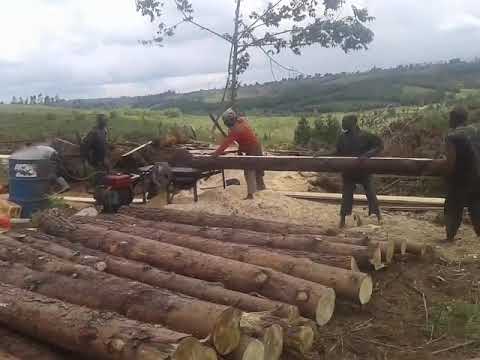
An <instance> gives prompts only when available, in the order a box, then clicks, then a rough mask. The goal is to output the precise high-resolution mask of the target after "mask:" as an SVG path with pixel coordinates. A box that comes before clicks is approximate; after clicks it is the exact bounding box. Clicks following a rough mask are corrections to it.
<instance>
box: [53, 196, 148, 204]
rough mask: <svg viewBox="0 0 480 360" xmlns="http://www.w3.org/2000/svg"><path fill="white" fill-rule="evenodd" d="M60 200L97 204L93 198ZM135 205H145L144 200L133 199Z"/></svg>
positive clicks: (64, 198)
mask: <svg viewBox="0 0 480 360" xmlns="http://www.w3.org/2000/svg"><path fill="white" fill-rule="evenodd" d="M58 199H60V200H63V201H68V202H78V203H84V204H95V203H96V201H95V199H94V198H93V197H77V196H63V197H59V198H58ZM133 203H134V204H143V199H133Z"/></svg>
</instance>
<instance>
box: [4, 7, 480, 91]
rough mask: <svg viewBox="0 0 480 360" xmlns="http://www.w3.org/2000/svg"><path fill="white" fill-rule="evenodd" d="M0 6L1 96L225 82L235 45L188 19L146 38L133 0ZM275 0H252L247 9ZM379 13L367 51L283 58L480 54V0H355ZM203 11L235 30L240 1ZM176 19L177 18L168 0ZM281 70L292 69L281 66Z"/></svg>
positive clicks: (311, 67) (375, 60)
mask: <svg viewBox="0 0 480 360" xmlns="http://www.w3.org/2000/svg"><path fill="white" fill-rule="evenodd" d="M4 2H5V4H2V11H1V12H0V32H1V33H2V34H3V36H2V41H1V42H0V84H1V87H0V99H1V100H8V99H10V98H11V96H12V95H16V96H22V95H23V96H25V95H28V94H31V93H38V92H43V93H47V92H48V93H52V94H53V93H59V94H60V95H62V96H66V97H96V96H119V95H141V94H145V93H155V92H161V91H164V90H167V89H174V90H177V91H189V90H194V89H197V88H208V87H213V86H221V84H222V82H223V81H224V75H223V74H224V72H225V69H226V59H225V58H226V56H227V54H228V46H227V44H226V43H224V42H222V40H219V39H214V38H212V37H210V36H209V34H208V33H206V32H204V31H201V30H198V29H196V28H194V27H191V26H187V25H182V26H181V27H180V28H179V30H178V33H177V36H176V37H174V38H172V39H169V41H168V43H167V44H166V45H165V47H163V48H158V47H143V46H141V45H139V43H138V40H141V39H148V38H150V37H151V36H152V34H153V32H154V30H155V28H154V26H153V25H152V24H150V22H149V21H148V19H147V18H142V17H141V16H140V14H138V13H137V12H136V11H135V2H134V0H81V1H79V0H23V1H8V2H7V1H4ZM267 2H268V1H267V0H245V6H246V7H247V8H248V9H247V10H248V11H250V10H253V9H256V8H258V7H259V6H260V7H261V6H262V5H264V4H266V3H267ZM349 2H353V3H355V4H358V5H361V6H367V7H368V8H369V9H370V11H371V13H372V14H373V15H374V16H375V17H376V21H375V23H374V24H373V25H372V26H373V29H374V31H375V33H376V38H375V42H374V43H373V44H372V45H371V47H370V50H369V51H368V52H360V53H353V54H348V55H345V54H344V53H342V52H341V51H339V50H326V49H320V48H318V47H313V48H311V49H308V50H306V51H305V53H304V56H302V57H297V56H294V55H292V54H290V53H288V52H286V53H284V54H283V55H282V56H281V57H280V60H281V61H282V62H283V63H285V64H286V65H289V66H293V67H296V68H299V69H300V70H302V71H303V72H307V73H317V72H320V73H325V72H337V71H352V70H357V69H367V68H370V67H372V66H374V65H377V66H393V65H396V64H399V63H411V62H422V61H435V60H442V59H448V58H452V57H467V58H468V57H473V56H477V55H479V54H478V52H477V50H476V48H475V46H471V44H476V43H478V41H479V40H480V3H479V2H478V0H457V1H451V0H422V1H418V0H389V1H385V0H349ZM193 3H194V5H195V7H196V15H197V16H198V18H199V19H200V20H201V21H202V22H204V23H206V24H208V25H209V26H212V27H214V28H215V29H218V31H219V32H230V31H231V30H232V29H231V28H232V26H233V25H232V17H233V11H234V1H232V0H221V1H219V0H216V1H212V0H193ZM167 12H168V14H169V19H171V21H172V23H173V22H174V20H175V18H173V16H172V13H171V9H167ZM274 71H275V72H276V74H277V76H278V77H282V76H286V75H288V73H287V72H285V71H282V70H280V69H274ZM271 78H272V75H271V69H270V64H269V62H268V61H266V59H265V57H264V56H263V55H262V54H261V53H253V61H252V67H251V69H250V70H249V71H248V72H247V73H246V74H245V75H244V76H243V81H244V82H253V81H257V80H258V81H267V80H270V79H271Z"/></svg>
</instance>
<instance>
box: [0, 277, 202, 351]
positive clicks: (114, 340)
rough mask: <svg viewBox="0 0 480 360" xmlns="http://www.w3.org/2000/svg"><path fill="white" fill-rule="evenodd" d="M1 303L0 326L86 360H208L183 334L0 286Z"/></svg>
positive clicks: (196, 344)
mask: <svg viewBox="0 0 480 360" xmlns="http://www.w3.org/2000/svg"><path fill="white" fill-rule="evenodd" d="M0 304H1V306H0V323H2V324H4V325H7V324H8V326H9V327H10V328H12V329H15V330H16V331H18V332H20V333H22V334H27V335H29V336H32V337H34V338H37V339H40V340H42V341H45V342H49V343H51V344H54V345H57V346H59V347H62V348H63V349H66V350H69V351H73V352H78V353H80V354H82V355H84V356H87V357H89V358H100V359H107V360H137V359H138V360H147V359H160V360H161V359H165V360H167V359H178V360H180V359H188V360H197V359H205V360H207V357H206V356H204V353H205V350H204V347H203V346H202V345H201V344H200V342H199V341H198V340H195V339H194V338H191V337H189V336H188V335H186V334H181V333H177V332H174V331H171V330H168V329H166V328H162V327H160V326H158V325H156V326H153V325H147V324H142V323H139V322H137V321H134V320H129V319H125V318H122V317H120V316H118V315H116V314H114V313H105V312H99V311H96V310H91V309H88V308H85V307H81V306H77V305H71V304H68V303H65V302H62V301H58V300H55V299H51V298H48V297H45V296H42V295H38V294H34V293H32V292H29V291H25V290H21V289H18V288H15V287H13V286H10V285H7V284H3V283H0Z"/></svg>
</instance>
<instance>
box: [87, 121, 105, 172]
mask: <svg viewBox="0 0 480 360" xmlns="http://www.w3.org/2000/svg"><path fill="white" fill-rule="evenodd" d="M82 148H83V153H84V155H85V157H86V158H87V160H88V162H89V163H90V165H92V166H93V167H94V168H95V169H97V170H100V169H101V170H106V169H108V164H109V161H108V158H107V152H108V138H107V116H106V115H105V114H98V115H97V125H96V126H95V127H94V128H93V129H92V130H90V132H89V133H88V135H87V136H86V137H85V139H84V140H83V143H82Z"/></svg>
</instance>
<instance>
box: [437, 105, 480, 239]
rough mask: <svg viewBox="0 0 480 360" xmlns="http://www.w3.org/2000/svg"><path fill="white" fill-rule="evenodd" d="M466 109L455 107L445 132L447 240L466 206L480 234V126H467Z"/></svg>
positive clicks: (453, 235) (452, 234)
mask: <svg viewBox="0 0 480 360" xmlns="http://www.w3.org/2000/svg"><path fill="white" fill-rule="evenodd" d="M467 121H468V112H467V111H466V110H465V109H464V108H463V107H457V108H455V109H453V111H452V112H451V113H450V131H449V133H448V136H447V162H448V167H449V176H448V178H447V185H448V194H447V200H446V202H445V220H446V228H447V229H446V230H447V240H448V241H454V240H455V236H456V235H457V232H458V229H459V228H460V225H461V224H462V220H463V212H464V209H465V207H468V210H469V212H470V217H471V219H472V224H473V227H474V229H475V232H476V233H477V235H478V236H480V129H479V128H478V127H475V126H473V125H470V126H467Z"/></svg>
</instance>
